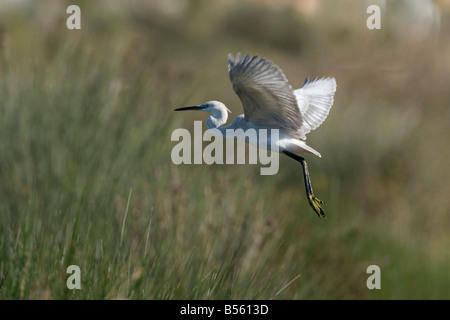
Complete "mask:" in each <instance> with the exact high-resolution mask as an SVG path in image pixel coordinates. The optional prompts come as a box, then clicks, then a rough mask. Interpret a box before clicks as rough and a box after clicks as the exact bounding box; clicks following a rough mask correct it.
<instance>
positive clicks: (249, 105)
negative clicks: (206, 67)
mask: <svg viewBox="0 0 450 320" xmlns="http://www.w3.org/2000/svg"><path fill="white" fill-rule="evenodd" d="M228 69H229V74H230V81H231V83H232V84H233V89H234V91H235V92H236V94H237V95H238V96H239V98H240V99H241V102H242V105H243V107H244V114H245V119H246V121H247V122H250V123H252V124H254V125H256V126H258V127H261V128H267V129H280V130H281V131H282V132H284V133H286V134H288V135H290V136H291V137H293V138H294V137H295V138H297V137H299V130H300V129H301V127H302V124H303V119H302V114H301V112H300V109H299V107H298V104H297V98H296V96H295V94H294V91H293V90H292V87H291V86H290V85H289V83H288V81H287V79H286V76H285V75H284V74H283V71H281V69H280V68H279V67H278V66H277V65H275V64H274V63H272V62H271V61H270V60H267V59H265V58H259V57H258V56H254V57H253V58H251V57H250V56H249V55H246V56H245V57H244V58H242V55H241V54H240V53H238V54H237V56H236V59H234V57H233V56H232V55H231V54H230V55H228Z"/></svg>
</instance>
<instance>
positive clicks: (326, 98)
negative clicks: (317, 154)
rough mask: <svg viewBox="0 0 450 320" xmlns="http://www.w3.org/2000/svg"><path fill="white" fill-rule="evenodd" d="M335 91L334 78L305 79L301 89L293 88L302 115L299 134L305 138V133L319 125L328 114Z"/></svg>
mask: <svg viewBox="0 0 450 320" xmlns="http://www.w3.org/2000/svg"><path fill="white" fill-rule="evenodd" d="M335 92H336V80H335V79H334V78H322V79H318V80H313V81H311V82H308V81H306V82H305V85H304V86H303V88H301V89H297V90H294V94H295V97H296V98H297V103H298V107H299V108H300V112H301V114H302V117H303V126H302V128H301V129H300V135H301V137H302V138H303V139H306V136H305V135H306V134H307V133H308V132H310V131H311V130H314V129H316V128H317V127H319V126H320V125H321V124H322V122H324V121H325V119H326V118H327V116H328V113H329V112H330V109H331V106H332V105H333V100H334V93H335Z"/></svg>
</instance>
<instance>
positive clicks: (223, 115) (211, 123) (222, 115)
mask: <svg viewBox="0 0 450 320" xmlns="http://www.w3.org/2000/svg"><path fill="white" fill-rule="evenodd" d="M227 119H228V113H227V111H225V110H216V111H215V112H214V113H213V114H212V115H211V116H209V118H208V119H206V125H207V126H208V128H209V129H217V128H219V127H220V126H222V125H224V124H225V123H226V122H227Z"/></svg>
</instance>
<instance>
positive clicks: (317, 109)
mask: <svg viewBox="0 0 450 320" xmlns="http://www.w3.org/2000/svg"><path fill="white" fill-rule="evenodd" d="M228 72H229V76H230V81H231V83H232V86H233V90H234V91H235V92H236V94H237V95H238V96H239V98H240V99H241V102H242V106H243V108H244V114H243V115H239V116H237V117H236V118H235V119H234V120H233V122H232V123H231V124H230V125H229V126H226V127H224V126H223V125H224V124H225V123H226V121H227V119H228V112H229V110H228V108H227V107H226V106H225V105H224V104H223V103H221V102H219V101H208V102H206V103H204V104H202V105H199V106H193V107H185V108H179V109H176V111H181V110H201V111H206V112H209V113H211V114H212V115H211V116H210V117H209V118H208V119H207V120H206V124H207V126H208V128H209V129H218V130H214V131H215V132H220V134H221V135H222V136H224V137H225V138H226V137H227V131H226V130H227V129H234V130H236V129H243V130H247V129H250V128H252V129H256V131H257V132H258V129H278V130H279V138H278V139H277V140H274V139H271V138H269V141H268V143H269V144H272V145H275V147H276V148H275V149H278V150H279V152H282V153H284V154H286V155H288V156H289V157H291V158H293V159H295V160H297V161H299V162H300V163H301V164H302V168H303V174H304V179H305V187H306V193H307V196H308V201H309V203H310V205H311V206H312V207H313V209H314V211H316V213H317V214H318V215H319V216H323V217H324V216H325V212H324V211H323V209H322V207H321V206H320V204H323V202H322V201H321V200H319V199H317V198H316V197H315V196H314V194H313V191H312V187H311V181H310V178H309V172H308V169H307V165H306V161H305V160H304V159H303V157H302V156H303V155H304V154H307V153H311V154H314V155H316V156H318V157H320V156H321V155H320V153H319V152H317V151H316V150H314V149H313V148H312V147H310V146H308V145H307V144H306V142H305V141H304V140H306V135H307V134H308V133H309V132H310V131H312V130H315V129H317V128H318V127H319V126H320V125H321V124H322V123H323V122H324V121H325V119H326V118H327V116H328V114H329V112H330V109H331V106H332V105H333V99H334V93H335V92H336V80H335V79H334V78H321V79H315V80H313V81H311V82H308V80H306V81H305V83H304V85H303V87H302V88H300V89H296V90H293V89H292V87H291V85H290V84H289V83H288V80H287V79H286V76H285V75H284V73H283V71H281V69H280V68H279V67H278V66H277V65H276V64H274V63H273V62H272V61H270V60H268V59H265V58H260V57H258V56H254V57H250V55H246V56H245V57H242V55H241V54H240V53H238V54H237V56H236V58H234V57H233V56H232V55H231V54H229V55H228ZM233 137H234V136H233ZM257 145H258V144H257ZM272 149H273V147H272Z"/></svg>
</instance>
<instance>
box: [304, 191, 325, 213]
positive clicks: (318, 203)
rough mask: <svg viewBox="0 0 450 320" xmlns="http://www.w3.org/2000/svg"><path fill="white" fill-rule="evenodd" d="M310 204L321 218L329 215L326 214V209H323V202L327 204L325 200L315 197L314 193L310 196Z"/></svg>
mask: <svg viewBox="0 0 450 320" xmlns="http://www.w3.org/2000/svg"><path fill="white" fill-rule="evenodd" d="M308 201H309V205H310V206H311V208H313V210H314V211H315V212H316V213H317V215H318V216H319V217H320V218H326V217H327V215H326V214H325V211H324V210H323V208H322V206H321V204H325V202H324V201H322V200H320V199H318V198H316V197H314V196H313V195H310V196H308Z"/></svg>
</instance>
